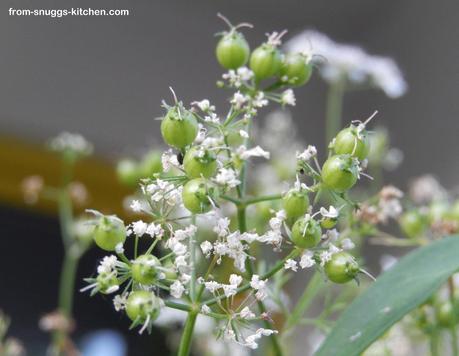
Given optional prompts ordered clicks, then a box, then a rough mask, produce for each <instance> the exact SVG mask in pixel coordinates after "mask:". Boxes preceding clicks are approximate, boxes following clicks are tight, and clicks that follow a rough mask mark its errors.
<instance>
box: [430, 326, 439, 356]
mask: <svg viewBox="0 0 459 356" xmlns="http://www.w3.org/2000/svg"><path fill="white" fill-rule="evenodd" d="M438 345H439V338H438V330H433V331H432V332H431V334H430V355H431V356H439V353H438Z"/></svg>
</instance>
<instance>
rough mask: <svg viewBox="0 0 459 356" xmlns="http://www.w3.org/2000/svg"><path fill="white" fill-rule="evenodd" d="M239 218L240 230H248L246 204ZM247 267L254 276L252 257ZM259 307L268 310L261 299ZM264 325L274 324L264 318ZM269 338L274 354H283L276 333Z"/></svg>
mask: <svg viewBox="0 0 459 356" xmlns="http://www.w3.org/2000/svg"><path fill="white" fill-rule="evenodd" d="M237 220H238V224H239V231H240V232H246V231H247V219H246V206H245V205H240V206H238V209H237ZM246 269H247V272H248V274H249V279H251V278H252V276H253V266H252V261H251V260H250V259H247V260H246ZM257 305H258V309H259V310H260V313H265V312H266V307H265V305H264V304H263V302H262V301H261V300H258V301H257ZM263 325H264V327H265V328H267V329H272V325H271V323H270V322H269V321H268V320H263ZM269 339H270V340H271V345H272V347H273V351H274V355H276V356H282V349H281V347H280V344H279V340H278V339H277V336H276V334H272V335H271V336H270V337H269Z"/></svg>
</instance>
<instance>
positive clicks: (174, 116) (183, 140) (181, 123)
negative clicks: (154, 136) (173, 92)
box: [161, 105, 198, 149]
mask: <svg viewBox="0 0 459 356" xmlns="http://www.w3.org/2000/svg"><path fill="white" fill-rule="evenodd" d="M161 134H162V136H163V139H164V141H165V142H166V143H167V144H168V145H170V146H173V147H176V148H178V149H183V148H185V147H186V146H188V145H191V144H192V143H193V141H194V139H195V138H196V136H197V134H198V122H197V121H196V119H195V117H194V116H193V114H192V113H191V112H189V111H188V110H185V109H183V108H181V107H180V105H176V106H174V107H171V108H170V109H169V111H168V112H167V114H166V116H165V117H164V119H163V121H162V122H161Z"/></svg>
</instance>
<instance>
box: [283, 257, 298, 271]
mask: <svg viewBox="0 0 459 356" xmlns="http://www.w3.org/2000/svg"><path fill="white" fill-rule="evenodd" d="M284 268H285V269H286V270H288V269H291V270H292V271H293V272H296V271H298V264H297V262H296V261H295V260H292V259H291V258H289V259H288V260H287V261H285V264H284Z"/></svg>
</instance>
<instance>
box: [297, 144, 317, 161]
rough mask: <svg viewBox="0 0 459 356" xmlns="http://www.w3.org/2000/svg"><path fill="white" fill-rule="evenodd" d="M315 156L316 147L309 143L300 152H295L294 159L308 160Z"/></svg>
mask: <svg viewBox="0 0 459 356" xmlns="http://www.w3.org/2000/svg"><path fill="white" fill-rule="evenodd" d="M315 156H317V148H316V147H315V146H312V145H309V146H308V147H307V148H306V149H305V150H304V151H303V152H302V153H300V152H297V153H296V159H297V160H298V161H303V162H308V161H309V160H310V159H311V158H314V157H315Z"/></svg>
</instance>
